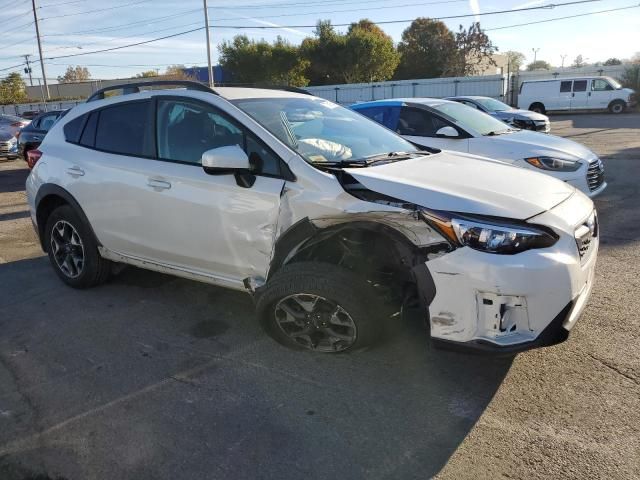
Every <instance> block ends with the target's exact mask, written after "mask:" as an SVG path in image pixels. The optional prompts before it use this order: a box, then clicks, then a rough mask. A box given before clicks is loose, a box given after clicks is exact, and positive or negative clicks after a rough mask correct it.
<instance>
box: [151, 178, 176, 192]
mask: <svg viewBox="0 0 640 480" xmlns="http://www.w3.org/2000/svg"><path fill="white" fill-rule="evenodd" d="M147 185H149V186H150V187H151V188H153V189H154V190H156V191H160V190H168V189H170V188H171V183H169V182H167V181H165V180H158V179H157V178H149V179H147Z"/></svg>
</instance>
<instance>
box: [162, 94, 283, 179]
mask: <svg viewBox="0 0 640 480" xmlns="http://www.w3.org/2000/svg"><path fill="white" fill-rule="evenodd" d="M156 125H157V126H156V128H157V142H158V157H159V158H160V159H161V160H171V161H176V162H181V163H189V164H194V165H200V163H201V158H202V154H203V153H204V152H206V151H207V150H211V149H214V148H219V147H226V146H232V145H238V146H239V147H240V148H242V149H243V150H244V151H245V152H246V153H247V156H248V157H249V161H250V163H251V166H252V169H253V173H255V174H263V175H272V176H279V175H280V173H281V168H280V159H279V158H278V157H277V156H276V155H275V154H274V153H273V152H272V151H271V150H270V149H269V148H268V147H267V146H266V145H264V144H263V142H261V141H260V140H259V139H258V138H257V137H255V136H254V135H253V134H251V133H248V132H247V131H246V130H245V129H244V127H242V126H241V125H239V124H238V123H236V122H235V121H234V120H233V119H231V118H230V117H229V116H228V115H226V114H225V113H223V112H221V111H219V110H218V109H216V108H215V107H213V106H211V105H207V104H205V103H200V102H193V101H188V100H168V99H160V100H158V110H157V122H156Z"/></svg>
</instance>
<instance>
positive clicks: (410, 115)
mask: <svg viewBox="0 0 640 480" xmlns="http://www.w3.org/2000/svg"><path fill="white" fill-rule="evenodd" d="M351 108H353V109H354V110H355V111H357V112H359V113H362V114H363V115H366V116H367V117H369V118H371V119H373V120H375V121H377V122H378V123H381V124H383V125H384V126H386V127H387V128H389V129H391V130H393V131H395V132H397V133H399V134H400V135H402V136H404V137H405V138H406V139H407V140H409V141H411V142H413V143H416V144H419V145H423V146H426V147H434V148H443V149H447V150H455V151H457V152H463V153H472V154H475V155H481V156H484V157H489V158H491V159H493V160H500V161H503V162H507V163H509V164H511V165H514V166H517V167H522V168H526V169H529V170H535V171H538V172H543V173H546V174H548V175H551V176H553V177H555V178H557V179H559V180H562V181H564V182H567V183H569V184H571V185H573V186H574V187H576V188H578V189H579V190H581V191H582V192H584V193H586V194H587V195H589V196H591V197H593V196H596V195H598V194H600V193H602V191H603V190H604V189H605V188H606V187H607V184H606V182H605V180H604V166H603V164H602V161H601V160H600V159H599V158H598V156H597V155H596V154H595V153H593V152H592V151H591V150H589V149H588V148H587V147H585V146H583V145H581V144H579V143H577V142H573V141H571V140H567V139H564V138H560V137H556V136H554V135H548V134H543V133H539V132H531V131H528V130H519V129H516V128H513V127H511V126H509V125H507V124H505V123H503V122H501V121H500V120H497V119H495V118H493V117H492V116H490V115H487V114H486V113H483V112H480V111H479V110H476V109H474V108H471V107H467V106H466V105H463V104H461V103H457V102H451V101H448V100H441V99H435V98H407V99H395V100H378V101H375V102H365V103H359V104H356V105H352V107H351Z"/></svg>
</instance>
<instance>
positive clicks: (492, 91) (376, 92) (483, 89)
mask: <svg viewBox="0 0 640 480" xmlns="http://www.w3.org/2000/svg"><path fill="white" fill-rule="evenodd" d="M507 83H508V82H507V77H506V76H504V75H486V76H479V77H450V78H429V79H416V80H397V81H388V82H372V83H353V84H342V85H323V86H318V87H307V88H306V90H308V91H309V92H310V93H312V94H314V95H316V96H318V97H322V98H326V99H327V100H331V101H333V102H338V103H342V104H346V105H349V104H352V103H357V102H368V101H371V100H382V99H386V98H414V97H435V98H443V97H450V96H453V95H483V96H487V97H493V98H504V96H505V94H506V88H507Z"/></svg>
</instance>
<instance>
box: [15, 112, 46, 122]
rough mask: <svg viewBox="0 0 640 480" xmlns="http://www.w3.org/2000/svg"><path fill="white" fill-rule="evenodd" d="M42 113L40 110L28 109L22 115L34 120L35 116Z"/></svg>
mask: <svg viewBox="0 0 640 480" xmlns="http://www.w3.org/2000/svg"><path fill="white" fill-rule="evenodd" d="M41 113H43V112H42V111H40V110H27V111H25V112H21V113H20V116H21V117H22V118H24V119H26V120H33V119H34V118H36V117H37V116H38V115H40V114H41Z"/></svg>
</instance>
